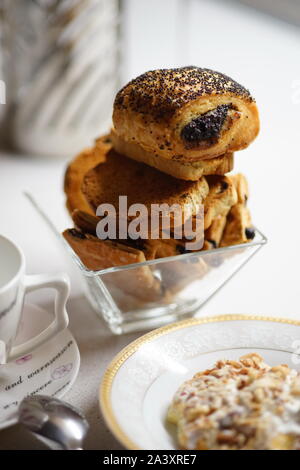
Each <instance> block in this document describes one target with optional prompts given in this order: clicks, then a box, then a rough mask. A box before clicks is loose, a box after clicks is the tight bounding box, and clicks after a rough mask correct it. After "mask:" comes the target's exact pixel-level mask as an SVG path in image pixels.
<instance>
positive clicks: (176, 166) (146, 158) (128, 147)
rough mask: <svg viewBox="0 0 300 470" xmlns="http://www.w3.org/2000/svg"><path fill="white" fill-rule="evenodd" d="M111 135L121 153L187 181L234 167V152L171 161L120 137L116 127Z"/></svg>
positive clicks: (116, 148) (115, 146)
mask: <svg viewBox="0 0 300 470" xmlns="http://www.w3.org/2000/svg"><path fill="white" fill-rule="evenodd" d="M110 137H111V141H112V144H113V147H114V149H115V150H116V151H117V152H118V153H119V154H121V155H125V156H126V157H128V158H132V159H133V160H136V161H138V162H142V163H146V164H147V165H150V166H152V167H154V168H156V169H157V170H159V171H162V172H164V173H167V174H168V175H171V176H174V178H179V179H183V180H186V181H197V180H199V179H200V178H201V176H206V175H225V173H228V172H229V171H231V170H232V169H233V161H234V156H233V153H227V154H225V155H221V156H220V157H216V158H211V159H209V160H201V161H199V162H180V161H175V160H173V161H171V160H167V159H166V158H162V157H161V156H159V155H155V154H153V153H150V152H146V150H144V149H143V148H142V147H141V146H140V145H138V144H137V143H136V142H127V141H126V140H124V139H123V138H122V137H119V136H118V135H117V134H116V132H115V130H114V129H112V131H111V134H110Z"/></svg>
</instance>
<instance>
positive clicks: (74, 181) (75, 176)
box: [64, 136, 111, 213]
mask: <svg viewBox="0 0 300 470" xmlns="http://www.w3.org/2000/svg"><path fill="white" fill-rule="evenodd" d="M110 148H111V143H110V141H109V138H108V136H104V137H102V138H101V139H98V140H97V142H96V145H95V146H94V147H92V148H88V149H85V150H83V151H82V152H81V153H80V154H79V155H77V157H75V158H74V160H72V162H71V163H70V164H69V165H68V167H67V170H66V173H65V180H64V190H65V193H66V196H67V201H66V205H67V208H68V210H69V212H70V213H72V212H73V211H74V210H75V209H80V210H83V211H85V212H89V213H93V211H92V209H91V207H90V205H89V204H88V203H87V201H86V199H85V197H84V195H83V194H82V191H81V185H82V180H83V177H84V175H85V173H86V172H87V171H88V170H90V169H91V168H93V167H94V166H96V165H98V164H99V163H100V162H104V161H105V158H106V153H107V152H108V150H109V149H110Z"/></svg>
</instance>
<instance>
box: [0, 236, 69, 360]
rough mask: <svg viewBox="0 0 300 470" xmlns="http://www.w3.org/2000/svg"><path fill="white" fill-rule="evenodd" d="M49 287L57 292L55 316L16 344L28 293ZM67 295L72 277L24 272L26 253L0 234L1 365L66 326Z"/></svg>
mask: <svg viewBox="0 0 300 470" xmlns="http://www.w3.org/2000/svg"><path fill="white" fill-rule="evenodd" d="M46 287H47V288H48V287H50V288H54V289H55V290H56V291H57V295H56V299H55V319H54V320H53V322H52V323H51V324H50V325H49V326H48V327H47V328H46V329H45V330H43V331H42V332H41V333H40V334H38V335H37V336H35V337H34V338H31V339H30V340H28V341H26V342H25V343H23V344H20V345H18V346H13V342H14V340H15V338H16V335H17V331H18V326H19V324H20V320H21V316H22V309H23V303H24V296H25V294H26V293H27V292H31V291H33V290H37V289H41V288H46ZM68 294H69V280H68V277H67V276H66V275H65V274H55V275H52V274H34V275H30V276H28V275H25V257H24V254H23V253H22V251H21V250H20V248H18V247H17V246H16V245H15V244H14V243H13V242H12V241H10V240H9V239H8V238H5V237H3V236H2V235H0V364H5V363H7V362H9V361H11V360H14V359H16V358H18V357H21V356H23V355H26V354H28V353H29V352H32V351H33V350H34V349H36V348H37V347H38V346H40V345H41V344H43V343H45V342H46V341H49V340H50V339H51V338H53V337H54V336H55V335H57V333H58V332H60V331H61V330H63V329H65V328H66V327H67V325H68V321H69V319H68V314H67V312H66V308H65V307H66V301H67V298H68Z"/></svg>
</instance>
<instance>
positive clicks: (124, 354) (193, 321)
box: [99, 315, 300, 450]
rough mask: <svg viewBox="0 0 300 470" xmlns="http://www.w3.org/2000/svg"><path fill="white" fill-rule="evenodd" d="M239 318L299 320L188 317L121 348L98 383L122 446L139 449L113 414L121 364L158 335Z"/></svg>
mask: <svg viewBox="0 0 300 470" xmlns="http://www.w3.org/2000/svg"><path fill="white" fill-rule="evenodd" d="M240 320H252V321H255V320H256V321H267V322H273V323H285V324H287V325H295V326H300V321H297V320H289V319H285V318H273V317H263V316H255V315H220V316H217V317H208V318H201V319H200V318H199V319H198V318H189V319H187V320H183V321H180V322H176V323H172V324H171V325H167V326H163V327H161V328H158V329H156V330H153V331H150V333H147V334H145V335H143V336H141V337H140V338H138V339H136V340H135V341H133V342H132V343H130V344H129V345H127V346H126V347H125V348H123V349H122V350H121V351H120V352H119V353H118V354H117V355H116V356H115V357H114V359H113V360H112V361H111V363H110V364H109V366H108V367H107V369H106V371H105V373H104V376H103V378H102V381H101V385H100V392H99V401H100V407H101V411H102V414H103V416H104V419H105V422H106V424H107V426H108V427H109V429H110V431H111V432H112V433H113V434H114V436H115V437H116V439H118V441H119V442H120V443H121V444H123V446H124V447H126V448H127V449H130V450H140V448H139V446H138V445H137V444H136V443H135V442H133V441H132V440H131V439H130V438H129V437H128V436H127V434H126V433H125V432H124V431H123V429H122V428H121V426H120V425H119V424H118V420H117V418H116V416H115V415H114V412H113V408H112V403H111V388H112V384H113V381H114V378H115V376H116V374H117V372H118V370H119V369H120V367H121V366H122V365H123V363H124V362H125V361H126V360H127V359H128V358H129V357H130V356H132V354H134V353H135V352H136V351H137V350H138V349H139V348H140V347H141V346H142V345H143V344H145V343H148V342H149V341H152V340H153V339H156V338H158V337H160V336H163V335H165V334H167V333H169V332H171V331H176V330H180V329H183V328H187V327H189V326H193V325H202V324H205V323H217V322H225V321H240Z"/></svg>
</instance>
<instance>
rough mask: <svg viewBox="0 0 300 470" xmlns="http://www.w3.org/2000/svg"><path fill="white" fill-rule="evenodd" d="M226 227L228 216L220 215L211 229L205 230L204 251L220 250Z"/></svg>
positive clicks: (213, 222)
mask: <svg viewBox="0 0 300 470" xmlns="http://www.w3.org/2000/svg"><path fill="white" fill-rule="evenodd" d="M225 225H226V215H218V216H217V217H216V218H215V219H214V220H213V221H212V223H211V225H210V227H209V228H208V229H207V230H205V241H204V245H203V250H211V249H213V248H218V246H219V244H220V242H221V239H222V235H223V232H224V228H225Z"/></svg>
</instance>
